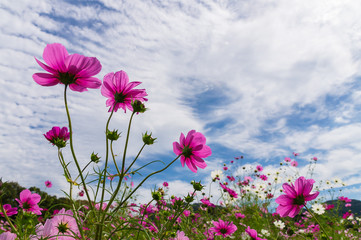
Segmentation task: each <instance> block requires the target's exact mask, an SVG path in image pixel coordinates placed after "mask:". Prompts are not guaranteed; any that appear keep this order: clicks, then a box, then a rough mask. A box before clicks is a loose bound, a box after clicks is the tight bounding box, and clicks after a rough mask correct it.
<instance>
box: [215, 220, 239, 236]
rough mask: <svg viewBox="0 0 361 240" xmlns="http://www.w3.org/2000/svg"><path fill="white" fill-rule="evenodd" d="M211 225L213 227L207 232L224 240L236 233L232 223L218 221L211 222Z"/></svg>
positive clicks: (235, 227)
mask: <svg viewBox="0 0 361 240" xmlns="http://www.w3.org/2000/svg"><path fill="white" fill-rule="evenodd" d="M212 223H213V225H214V227H211V228H210V229H209V230H210V231H212V232H214V233H215V234H216V235H218V236H222V237H224V238H225V237H228V236H231V235H232V234H233V233H234V232H235V231H237V226H236V225H234V224H233V222H227V221H223V220H222V219H219V220H218V222H216V221H212Z"/></svg>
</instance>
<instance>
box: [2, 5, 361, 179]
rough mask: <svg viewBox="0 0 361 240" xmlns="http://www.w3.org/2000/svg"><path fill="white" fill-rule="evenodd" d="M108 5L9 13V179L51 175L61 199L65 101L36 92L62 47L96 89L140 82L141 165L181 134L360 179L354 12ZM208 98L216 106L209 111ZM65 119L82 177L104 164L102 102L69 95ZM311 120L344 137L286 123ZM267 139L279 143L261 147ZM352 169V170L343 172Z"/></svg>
mask: <svg viewBox="0 0 361 240" xmlns="http://www.w3.org/2000/svg"><path fill="white" fill-rule="evenodd" d="M102 3H103V4H104V5H105V6H106V7H107V8H103V9H101V8H100V6H101V4H91V3H89V4H80V5H78V4H72V3H67V2H62V1H58V2H57V3H56V4H55V3H54V2H52V1H31V2H29V1H22V2H21V4H20V3H18V4H16V5H15V4H12V2H11V1H3V2H2V3H1V4H0V14H1V16H2V21H1V23H0V29H1V33H0V36H1V38H0V39H1V40H0V43H1V45H2V48H1V49H0V53H1V54H0V56H1V60H2V61H1V64H0V71H1V73H2V75H1V77H0V85H1V88H2V89H4V93H3V94H2V96H1V101H0V106H1V110H0V116H1V119H2V120H1V121H0V131H1V132H2V135H1V136H2V139H1V140H0V144H1V150H0V154H1V155H2V156H3V158H4V159H5V161H4V162H6V164H3V165H4V166H2V167H3V168H4V169H5V170H6V171H5V170H4V172H5V174H7V175H6V176H4V177H7V178H9V179H10V177H11V178H12V177H13V176H15V177H16V179H17V180H18V181H19V182H20V183H21V184H23V185H26V186H29V185H33V184H34V185H35V184H39V185H40V183H41V184H42V182H43V181H44V180H47V179H48V178H49V177H46V175H48V176H52V177H54V179H56V180H53V181H56V182H59V186H60V185H61V184H60V182H61V181H62V180H61V179H63V178H62V176H61V171H59V168H58V167H54V166H59V165H58V163H57V159H56V154H54V152H55V149H54V148H51V147H50V146H49V144H48V143H46V142H45V140H44V139H43V137H42V134H43V133H45V132H46V131H48V130H49V129H50V128H51V127H52V126H53V125H59V126H60V125H61V126H64V125H66V116H65V111H64V107H63V100H62V88H61V87H60V86H57V87H49V88H44V87H41V86H37V85H36V84H35V83H34V82H33V80H32V78H31V75H32V74H33V73H34V72H40V71H42V70H41V69H40V67H39V66H37V64H36V62H35V61H34V58H33V57H34V56H36V57H38V58H39V59H42V58H41V55H42V51H43V48H44V47H45V44H47V43H52V42H61V43H63V44H64V45H65V46H66V47H67V49H68V50H69V52H70V53H74V52H78V53H80V54H84V55H86V56H96V57H97V58H98V59H99V60H100V61H101V63H102V65H103V69H102V71H101V73H100V74H99V75H98V77H99V78H102V77H103V76H104V75H105V74H106V73H107V72H111V71H112V72H115V71H118V70H121V69H123V70H125V71H127V73H128V75H129V77H130V80H131V81H142V82H143V83H142V85H141V87H143V88H145V89H147V92H148V94H149V102H148V103H147V104H146V105H147V107H149V108H150V111H149V112H146V113H145V114H144V115H141V116H136V118H135V120H134V125H133V126H134V128H132V133H133V134H134V135H133V136H134V137H132V139H131V145H130V149H129V154H130V156H134V155H135V154H136V153H137V151H138V149H139V146H141V140H140V136H141V134H142V133H144V132H145V131H151V132H153V135H154V137H157V138H158V139H157V144H155V145H153V146H151V148H149V150H148V149H146V150H145V153H146V154H153V155H156V154H160V153H171V152H172V142H173V141H178V139H179V135H180V132H184V133H186V132H187V131H188V130H190V129H196V130H197V131H201V132H204V133H205V135H206V136H207V142H208V143H212V144H220V145H223V146H225V147H228V148H230V149H237V150H239V151H242V152H245V153H247V154H249V155H250V156H252V157H255V158H262V159H266V160H273V158H275V157H279V156H286V155H287V154H289V153H288V151H289V149H296V150H297V151H301V152H307V151H309V150H310V149H317V150H319V151H326V153H323V156H324V157H325V159H327V160H326V162H327V165H324V166H325V168H326V166H327V169H330V170H328V171H321V173H322V174H323V175H322V176H325V177H328V176H330V174H341V175H342V176H345V177H346V176H347V174H349V171H350V172H351V173H353V174H354V173H355V174H356V172H357V171H358V169H359V167H358V164H357V162H358V156H359V155H358V154H357V152H358V151H359V148H360V147H361V145H360V144H359V142H360V141H359V140H360V139H359V135H360V134H358V133H359V131H360V129H361V128H360V126H359V124H356V123H355V122H357V120H358V119H357V117H358V115H357V111H358V110H357V105H359V95H360V94H359V90H357V89H352V88H351V83H352V82H354V81H355V79H356V77H357V76H358V75H359V74H360V70H359V69H360V60H359V54H360V52H361V51H360V50H361V43H360V41H359V39H360V28H361V24H360V23H359V21H358V19H359V17H358V15H359V14H358V13H359V12H360V9H361V5H360V3H358V2H357V1H326V0H325V1H318V2H315V1H298V2H292V3H291V2H289V1H261V0H260V1H253V2H252V3H251V2H244V1H239V2H231V1H204V2H203V1H198V2H196V3H195V2H194V1H182V4H178V2H167V3H162V4H158V5H157V4H151V3H146V2H142V1H123V2H122V3H119V2H118V1H108V0H107V1H103V2H102ZM54 16H56V17H54ZM59 19H61V20H59ZM209 93H212V94H214V95H216V96H214V97H215V99H216V101H215V102H212V103H207V99H208V97H209V96H208V95H207V94H209ZM346 94H348V95H350V96H351V98H350V99H347V101H345V103H344V104H342V103H340V106H337V107H333V106H328V105H327V102H326V101H325V99H326V97H332V96H338V97H339V96H342V95H346ZM201 97H202V98H205V99H202V100H204V101H202V103H203V102H205V104H207V105H204V106H207V108H206V109H207V111H204V112H202V111H198V110H199V108H203V105H202V106H198V105H197V106H194V105H191V104H190V102H191V103H193V102H194V103H198V102H199V98H201ZM188 100H190V101H188ZM69 105H70V111H71V114H72V117H73V124H74V134H75V136H74V144H75V145H76V147H77V154H78V158H79V161H80V162H81V164H82V165H84V164H85V163H86V162H87V161H88V159H89V156H90V153H91V152H92V151H93V150H94V151H95V152H99V153H100V155H101V156H104V155H105V154H104V131H105V122H106V119H107V117H108V116H109V115H108V114H109V113H107V109H106V108H105V99H104V98H103V97H102V96H101V95H100V92H99V91H98V90H90V91H89V92H87V93H74V92H70V93H69ZM305 106H312V107H313V108H314V109H315V112H314V113H313V115H312V116H310V118H312V119H320V117H319V116H320V115H322V117H323V118H330V119H332V121H333V123H336V124H337V125H336V126H324V125H322V123H317V122H315V123H312V124H311V126H309V127H306V128H303V129H292V126H290V125H289V119H290V117H292V116H293V115H294V114H296V113H297V114H299V112H298V111H299V109H300V108H302V107H305ZM331 109H332V110H331ZM200 110H202V109H200ZM128 119H129V114H127V115H124V114H122V113H120V112H119V113H117V114H116V115H115V116H114V118H113V120H112V122H111V127H110V128H111V129H113V128H119V130H120V131H121V132H123V136H124V134H125V131H126V129H125V128H123V126H126V125H127V121H128ZM270 120H272V123H269V121H270ZM222 122H226V123H227V124H225V126H222V124H221V123H222ZM217 123H218V124H217ZM135 126H136V127H135ZM219 126H221V127H219ZM264 133H267V134H270V137H269V138H268V139H264V138H263V137H262V135H263V134H264ZM122 141H124V139H123V138H122V139H121V140H120V141H119V143H117V148H118V147H119V146H121V143H122ZM118 151H120V149H118ZM343 156H347V158H348V159H347V160H345V161H340V158H342V157H343ZM213 161H214V162H209V169H208V170H205V171H208V172H209V174H210V172H211V171H212V170H214V169H216V168H217V166H220V165H221V162H222V160H221V159H218V158H217V159H214V160H213ZM50 163H51V164H50ZM39 165H40V166H42V167H43V170H44V171H43V172H42V173H41V174H42V175H41V177H39V176H38V175H36V172H37V169H38V168H39ZM18 166H21V168H19V167H18ZM350 166H352V167H350ZM19 169H22V170H19ZM176 169H177V168H176ZM341 170H342V171H343V172H344V173H343V172H342V171H341ZM30 173H31V174H30ZM202 174H203V173H202ZM204 175H206V173H204ZM200 176H201V175H200ZM42 178H46V179H42ZM30 182H31V183H32V184H29V183H30ZM355 182H357V181H355ZM178 185H179V186H181V184H180V183H179V184H178Z"/></svg>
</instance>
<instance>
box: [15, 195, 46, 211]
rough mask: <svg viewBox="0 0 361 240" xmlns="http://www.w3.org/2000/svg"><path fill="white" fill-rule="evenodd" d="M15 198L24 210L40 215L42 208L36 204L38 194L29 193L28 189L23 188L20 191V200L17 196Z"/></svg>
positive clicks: (38, 197)
mask: <svg viewBox="0 0 361 240" xmlns="http://www.w3.org/2000/svg"><path fill="white" fill-rule="evenodd" d="M15 200H16V201H17V202H18V203H19V205H20V207H21V208H22V209H23V210H24V211H25V212H32V213H34V214H36V215H41V212H40V211H41V210H43V209H42V208H40V207H39V206H38V203H39V202H40V200H41V197H40V195H39V194H37V193H31V192H30V190H28V189H25V190H23V191H21V193H20V200H19V199H17V198H16V199H15Z"/></svg>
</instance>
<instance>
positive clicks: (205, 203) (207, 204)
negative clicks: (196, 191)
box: [200, 197, 216, 208]
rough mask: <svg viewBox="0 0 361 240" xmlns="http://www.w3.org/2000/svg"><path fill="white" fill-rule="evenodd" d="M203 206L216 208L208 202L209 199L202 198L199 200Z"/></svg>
mask: <svg viewBox="0 0 361 240" xmlns="http://www.w3.org/2000/svg"><path fill="white" fill-rule="evenodd" d="M200 201H201V202H202V203H203V204H204V205H206V206H208V207H213V208H214V207H216V205H214V204H213V203H211V202H210V201H209V198H207V197H204V198H203V199H201V200H200Z"/></svg>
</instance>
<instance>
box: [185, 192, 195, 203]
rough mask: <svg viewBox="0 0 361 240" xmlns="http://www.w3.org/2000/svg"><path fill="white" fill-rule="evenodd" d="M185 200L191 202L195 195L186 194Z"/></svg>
mask: <svg viewBox="0 0 361 240" xmlns="http://www.w3.org/2000/svg"><path fill="white" fill-rule="evenodd" d="M184 200H185V202H186V203H191V202H193V201H194V197H192V196H190V195H189V194H188V196H186V197H185V198H184Z"/></svg>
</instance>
